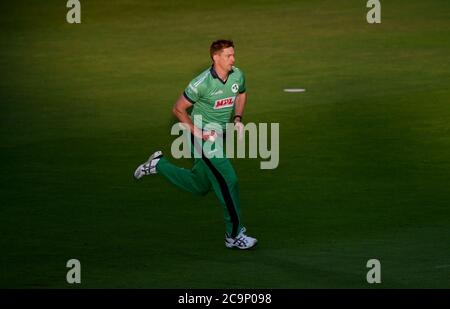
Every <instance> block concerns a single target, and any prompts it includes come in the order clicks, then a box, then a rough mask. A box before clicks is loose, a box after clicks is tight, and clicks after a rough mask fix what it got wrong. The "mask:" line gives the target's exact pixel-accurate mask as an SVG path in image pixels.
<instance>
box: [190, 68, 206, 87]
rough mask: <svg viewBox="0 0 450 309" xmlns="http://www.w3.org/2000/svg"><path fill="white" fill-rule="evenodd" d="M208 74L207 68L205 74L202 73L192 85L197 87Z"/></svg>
mask: <svg viewBox="0 0 450 309" xmlns="http://www.w3.org/2000/svg"><path fill="white" fill-rule="evenodd" d="M208 74H210V73H209V70H208V72H206V73H205V75H203V76H202V77H201V78H200V79H199V80H198V81H196V82H195V83H194V87H196V88H197V87H198V85H200V84H201V83H202V82H203V81H204V80H205V79H206V77H208Z"/></svg>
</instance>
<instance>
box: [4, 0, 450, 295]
mask: <svg viewBox="0 0 450 309" xmlns="http://www.w3.org/2000/svg"><path fill="white" fill-rule="evenodd" d="M65 2H66V1H45V2H43V1H40V2H36V1H16V2H7V3H6V2H5V3H3V2H2V3H1V4H0V9H1V11H2V14H3V16H2V19H1V20H0V37H1V48H0V71H1V74H2V75H1V80H0V102H1V113H0V121H1V122H0V126H1V130H0V137H1V144H0V147H1V148H0V162H1V173H0V185H1V186H0V196H1V206H0V248H1V252H0V287H8V288H55V287H57V288H450V209H449V205H450V189H449V183H450V106H449V103H450V88H449V85H450V2H449V1H446V0H433V1H419V0H411V1H407V2H405V1H400V0H394V1H381V2H382V23H381V24H378V25H370V24H368V23H367V22H366V13H367V11H368V10H369V9H367V8H366V1H356V0H354V1H331V0H321V1H282V2H280V1H256V0H254V1H240V2H239V1H238V2H236V1H224V2H221V4H218V3H212V2H210V1H206V0H205V1H192V2H193V3H190V4H188V3H189V2H188V1H181V0H179V1H175V0H166V1H156V0H155V1H138V0H122V1H106V0H104V1H81V2H82V7H81V12H82V15H81V19H82V23H81V24H78V25H76V24H68V23H67V22H66V13H67V10H68V9H67V8H66V6H65V4H66V3H65ZM222 37H224V38H232V39H233V40H234V41H235V44H236V58H237V61H236V65H237V66H238V67H240V68H241V69H242V70H243V71H244V72H245V73H246V77H247V91H248V95H249V101H248V104H247V109H246V113H245V121H247V122H256V123H269V122H279V123H280V164H279V166H278V168H277V169H275V170H261V169H259V163H260V160H259V159H245V160H237V159H235V160H233V164H234V166H235V168H236V171H237V173H238V176H239V181H240V186H241V199H242V212H243V219H244V221H245V222H244V223H245V225H246V226H247V228H248V231H249V234H250V235H254V236H256V237H257V238H258V239H259V241H260V243H259V245H258V248H256V249H255V250H252V251H248V252H245V251H244V252H242V251H235V250H227V249H226V248H225V247H224V245H223V233H224V224H223V222H222V209H221V207H220V206H219V204H218V202H217V200H216V198H215V196H214V194H213V193H210V194H208V195H207V196H206V197H203V198H201V197H195V196H191V195H190V194H189V193H185V192H183V191H181V190H179V189H177V188H175V187H174V186H172V185H171V184H170V183H169V182H168V181H166V180H165V179H164V178H162V177H161V176H155V177H146V178H145V179H144V180H143V181H142V182H135V181H134V180H133V178H132V173H133V171H134V169H135V167H136V166H137V164H139V163H141V161H142V160H143V159H145V158H146V157H147V156H148V154H149V153H151V152H153V151H154V150H157V149H162V150H163V151H165V152H166V153H168V154H169V153H170V145H171V141H172V140H173V139H174V137H173V136H171V135H170V127H171V124H172V123H173V121H174V120H173V118H172V115H171V107H172V105H173V103H174V102H175V100H176V99H177V97H178V96H179V95H180V93H181V92H182V90H183V89H184V87H185V86H186V85H187V83H188V82H189V81H190V80H191V79H192V78H193V77H194V76H196V75H197V74H198V73H199V72H201V71H202V70H203V69H204V68H206V67H207V66H209V65H210V61H209V54H208V48H209V45H210V43H211V41H213V40H214V39H217V38H222ZM284 88H306V92H305V93H300V94H299V93H285V92H283V89H284ZM179 164H180V165H183V166H185V167H189V166H190V164H191V163H190V162H189V160H180V161H179ZM71 258H76V259H79V260H80V262H81V265H82V266H81V267H82V284H81V285H76V286H73V285H69V284H68V283H66V272H67V271H68V269H67V268H66V262H67V261H68V260H69V259H71ZM372 258H376V259H379V260H380V262H381V268H382V283H381V284H379V285H369V284H368V283H367V282H366V273H367V271H368V270H369V269H368V268H367V267H366V262H367V261H368V260H369V259H372Z"/></svg>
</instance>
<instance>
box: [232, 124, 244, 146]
mask: <svg viewBox="0 0 450 309" xmlns="http://www.w3.org/2000/svg"><path fill="white" fill-rule="evenodd" d="M234 129H235V130H236V131H237V133H238V140H239V141H242V140H243V139H244V125H243V124H242V122H240V121H239V120H236V121H235V122H234Z"/></svg>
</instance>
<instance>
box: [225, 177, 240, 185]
mask: <svg viewBox="0 0 450 309" xmlns="http://www.w3.org/2000/svg"><path fill="white" fill-rule="evenodd" d="M227 185H228V186H229V187H230V188H236V187H238V186H239V183H238V179H237V177H236V175H233V176H230V177H228V178H227Z"/></svg>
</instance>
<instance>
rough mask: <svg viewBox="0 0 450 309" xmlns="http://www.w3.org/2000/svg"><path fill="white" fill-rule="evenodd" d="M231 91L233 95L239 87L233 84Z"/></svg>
mask: <svg viewBox="0 0 450 309" xmlns="http://www.w3.org/2000/svg"><path fill="white" fill-rule="evenodd" d="M231 91H233V93H237V92H238V91H239V85H238V84H236V83H234V84H233V85H232V86H231Z"/></svg>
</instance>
